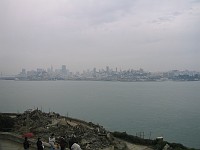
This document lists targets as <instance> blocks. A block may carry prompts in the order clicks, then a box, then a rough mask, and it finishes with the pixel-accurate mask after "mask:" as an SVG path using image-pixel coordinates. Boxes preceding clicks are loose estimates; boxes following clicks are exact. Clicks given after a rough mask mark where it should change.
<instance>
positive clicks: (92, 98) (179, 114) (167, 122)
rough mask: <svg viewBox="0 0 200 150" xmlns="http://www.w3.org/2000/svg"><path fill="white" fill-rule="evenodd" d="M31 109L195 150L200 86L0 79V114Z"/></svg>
mask: <svg viewBox="0 0 200 150" xmlns="http://www.w3.org/2000/svg"><path fill="white" fill-rule="evenodd" d="M34 108H35V109H36V108H38V109H42V111H45V112H49V111H54V112H57V113H60V114H61V115H65V116H69V117H73V118H77V119H81V120H86V121H88V122H90V121H91V122H93V123H96V124H100V125H102V126H104V127H105V128H106V129H107V130H110V131H122V132H127V133H128V134H132V135H136V134H137V135H143V133H144V137H145V138H151V139H154V138H156V137H158V136H163V137H164V140H167V141H169V142H176V143H182V144H183V145H185V146H188V147H193V148H200V82H172V81H165V82H106V81H5V80H0V112H24V111H25V110H27V109H34ZM141 133H142V134H141Z"/></svg>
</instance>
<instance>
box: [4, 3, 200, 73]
mask: <svg viewBox="0 0 200 150" xmlns="http://www.w3.org/2000/svg"><path fill="white" fill-rule="evenodd" d="M199 26H200V1H198V0H174V1H159V0H150V1H146V0H125V1H124V0H117V1H116V0H109V1H107V0H101V1H97V0H94V1H91V0H86V1H84V2H83V1H81V0H76V1H69V0H66V1H63V0H58V1H54V0H43V1H40V0H30V1H26V0H19V1H11V0H1V1H0V33H1V34H0V72H2V73H5V74H17V73H18V71H19V70H21V68H26V69H27V70H30V69H32V68H48V67H49V66H51V65H53V66H54V67H55V68H59V67H60V65H61V64H66V66H67V68H69V69H70V70H72V71H73V72H75V71H79V72H80V71H82V70H84V69H90V68H93V67H94V66H95V67H96V68H104V67H105V66H110V67H111V68H116V67H117V68H119V69H120V68H121V69H123V70H128V69H130V68H135V69H139V68H143V69H144V70H149V71H152V72H158V71H168V70H187V69H188V70H195V71H200V66H199V64H200V59H199V58H200V50H199V47H200V42H199V39H200V30H199Z"/></svg>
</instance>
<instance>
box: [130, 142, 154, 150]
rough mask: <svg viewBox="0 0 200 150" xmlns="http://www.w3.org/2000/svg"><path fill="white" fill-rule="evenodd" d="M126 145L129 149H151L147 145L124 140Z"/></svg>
mask: <svg viewBox="0 0 200 150" xmlns="http://www.w3.org/2000/svg"><path fill="white" fill-rule="evenodd" d="M126 145H127V147H128V149H129V150H153V149H152V148H149V147H148V146H143V145H136V144H132V143H128V142H126Z"/></svg>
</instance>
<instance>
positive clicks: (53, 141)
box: [49, 134, 56, 150]
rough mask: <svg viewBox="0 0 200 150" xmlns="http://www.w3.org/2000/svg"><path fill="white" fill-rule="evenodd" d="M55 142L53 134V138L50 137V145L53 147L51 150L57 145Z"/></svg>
mask: <svg viewBox="0 0 200 150" xmlns="http://www.w3.org/2000/svg"><path fill="white" fill-rule="evenodd" d="M55 142H56V139H55V137H54V134H51V136H50V137H49V144H50V146H51V148H50V150H53V149H54V147H55V146H54V145H55Z"/></svg>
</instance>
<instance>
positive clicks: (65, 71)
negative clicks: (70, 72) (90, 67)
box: [61, 65, 67, 75]
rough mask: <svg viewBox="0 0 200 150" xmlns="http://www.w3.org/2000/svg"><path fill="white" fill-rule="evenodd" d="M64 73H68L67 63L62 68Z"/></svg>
mask: <svg viewBox="0 0 200 150" xmlns="http://www.w3.org/2000/svg"><path fill="white" fill-rule="evenodd" d="M61 72H62V74H64V75H66V74H67V68H66V65H62V70H61Z"/></svg>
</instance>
